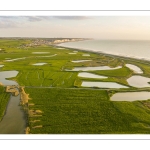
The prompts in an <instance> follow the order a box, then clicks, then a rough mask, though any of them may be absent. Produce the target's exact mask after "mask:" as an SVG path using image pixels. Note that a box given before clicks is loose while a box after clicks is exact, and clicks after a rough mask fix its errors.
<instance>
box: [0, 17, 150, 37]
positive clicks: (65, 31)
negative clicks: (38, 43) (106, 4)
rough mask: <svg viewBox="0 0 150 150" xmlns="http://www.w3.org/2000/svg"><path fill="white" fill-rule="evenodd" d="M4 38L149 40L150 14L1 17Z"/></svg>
mask: <svg viewBox="0 0 150 150" xmlns="http://www.w3.org/2000/svg"><path fill="white" fill-rule="evenodd" d="M0 33H1V34H0V36H1V37H49V38H53V37H64V38H66V37H70V38H98V39H129V40H130V39H131V40H150V16H139V17H138V16H0Z"/></svg>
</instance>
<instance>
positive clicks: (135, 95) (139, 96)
mask: <svg viewBox="0 0 150 150" xmlns="http://www.w3.org/2000/svg"><path fill="white" fill-rule="evenodd" d="M147 99H150V92H145V91H144V92H143V91H142V92H124V93H115V94H114V95H113V96H112V97H111V98H110V100H111V101H136V100H147Z"/></svg>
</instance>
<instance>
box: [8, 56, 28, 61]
mask: <svg viewBox="0 0 150 150" xmlns="http://www.w3.org/2000/svg"><path fill="white" fill-rule="evenodd" d="M21 59H26V57H22V58H15V59H9V60H5V61H16V60H21Z"/></svg>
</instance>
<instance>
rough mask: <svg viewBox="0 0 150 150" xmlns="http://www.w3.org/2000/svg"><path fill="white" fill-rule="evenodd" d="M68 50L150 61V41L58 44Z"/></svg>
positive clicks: (90, 41) (93, 41) (96, 40)
mask: <svg viewBox="0 0 150 150" xmlns="http://www.w3.org/2000/svg"><path fill="white" fill-rule="evenodd" d="M58 46H64V47H69V48H77V49H82V50H87V51H94V52H100V53H106V54H113V55H118V56H124V57H130V58H136V59H143V60H148V61H150V41H148V40H147V41H146V40H99V39H94V40H83V41H77V42H66V43H61V44H58Z"/></svg>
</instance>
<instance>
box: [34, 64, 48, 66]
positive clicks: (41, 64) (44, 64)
mask: <svg viewBox="0 0 150 150" xmlns="http://www.w3.org/2000/svg"><path fill="white" fill-rule="evenodd" d="M45 64H47V63H36V64H32V65H34V66H42V65H45Z"/></svg>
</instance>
